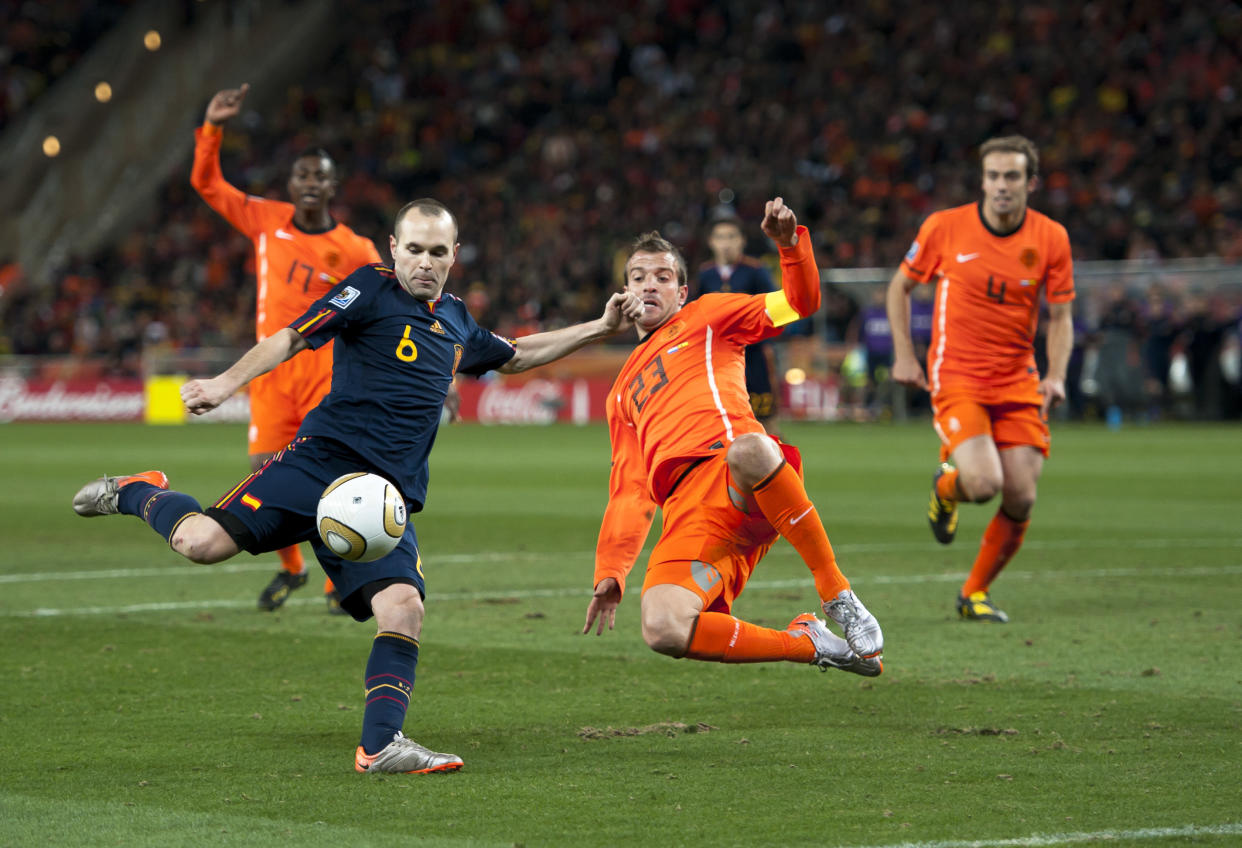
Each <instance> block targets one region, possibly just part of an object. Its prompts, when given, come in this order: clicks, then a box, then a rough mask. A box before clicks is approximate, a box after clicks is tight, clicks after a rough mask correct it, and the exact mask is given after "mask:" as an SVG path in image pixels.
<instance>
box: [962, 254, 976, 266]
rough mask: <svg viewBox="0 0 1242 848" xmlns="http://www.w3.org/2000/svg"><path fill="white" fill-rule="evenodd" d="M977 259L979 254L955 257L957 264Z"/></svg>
mask: <svg viewBox="0 0 1242 848" xmlns="http://www.w3.org/2000/svg"><path fill="white" fill-rule="evenodd" d="M978 258H979V254H977V253H959V254H958V255H957V261H958V263H959V264H960V263H962V262H969V261H970V260H972V259H978Z"/></svg>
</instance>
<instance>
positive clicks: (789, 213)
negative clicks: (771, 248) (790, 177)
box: [760, 197, 798, 247]
mask: <svg viewBox="0 0 1242 848" xmlns="http://www.w3.org/2000/svg"><path fill="white" fill-rule="evenodd" d="M760 226H761V227H762V229H763V234H764V235H765V236H767V237H768V238H770V239H772V241H774V242H776V243H777V244H779V245H780V246H781V247H793V246H794V245H795V244H797V243H798V216H797V215H795V214H794V213H793V210H792V209H790V208H789V207H788V206H786V205H785V200H784V198H781V197H775V198H773V199H771V200H769V201H768V202H767V204H766V205H765V206H764V207H763V224H761V225H760Z"/></svg>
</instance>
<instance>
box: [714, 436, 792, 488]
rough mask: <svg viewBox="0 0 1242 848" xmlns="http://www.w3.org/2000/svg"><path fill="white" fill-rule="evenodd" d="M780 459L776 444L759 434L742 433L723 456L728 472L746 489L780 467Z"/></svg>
mask: <svg viewBox="0 0 1242 848" xmlns="http://www.w3.org/2000/svg"><path fill="white" fill-rule="evenodd" d="M782 458H783V457H782V456H781V452H780V448H778V447H777V446H776V442H774V441H772V440H771V439H770V438H768V437H767V436H764V435H761V434H759V433H743V434H742V435H741V436H738V437H737V438H736V439H735V440H734V441H733V444H731V445H729V451H728V453H726V454H725V461H726V462H728V463H729V472H730V473H731V474H732V475H733V477H734V478H735V479H736V480H737V481H738V482H739V483H741V484H742V485H744V486H746V487H748V488H749V487H753V486H755V485H756V484H758V483H759V482H761V481H762V480H763V478H765V477H767V476H768V475H769V474H771V473H772V472H773V471H775V470H776V469H777V468H778V467H780V464H781V460H782Z"/></svg>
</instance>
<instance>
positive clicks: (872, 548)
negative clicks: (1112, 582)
mask: <svg viewBox="0 0 1242 848" xmlns="http://www.w3.org/2000/svg"><path fill="white" fill-rule="evenodd" d="M1112 548H1125V549H1129V550H1141V549H1143V548H1157V549H1172V548H1200V549H1208V550H1212V549H1216V550H1220V549H1225V548H1242V539H1091V540H1085V541H1072V540H1068V539H1049V540H1032V541H1029V542H1026V543H1025V544H1023V546H1022V549H1023V550H1027V551H1040V550H1044V551H1057V550H1079V549H1112ZM833 550H834V551H835V552H836V553H837V554H838V555H842V556H849V555H850V554H875V553H902V552H913V553H917V552H926V551H938V550H940V548H939V547H932V546H931V545H930V544H928V543H925V542H876V543H859V544H843V545H833ZM647 553H649V551H647V550H644V552H643V556H642V557H640V558H639V562H640V563H641V562H643V561H644V557H645V556H646V554H647ZM781 555H789V556H793V555H794V552H793V550H792V549H789V548H787V547H785V546H781V547H778V548H777V549H776V550H774V551H772V552H771V553H769V554H768V556H781ZM594 557H595V552H594V551H579V552H574V553H557V552H546V551H539V552H531V551H514V552H506V551H492V552H480V553H473V554H438V555H436V556H435V557H434V558H433V559H430V562H431V563H433V564H436V565H439V564H441V563H443V564H446V565H453V564H469V563H490V562H530V561H532V560H540V559H550V558H558V559H568V560H573V561H575V562H591V561H593V559H594ZM274 567H278V566H277V564H276V563H275V562H274V561H271V560H267V559H258V560H251V561H247V562H230V563H224V564H220V565H190V564H186V565H173V566H164V567H158V568H113V569H107V570H102V571H35V572H25V573H19V574H0V585H3V584H6V583H43V582H60V581H65V580H123V579H127V578H135V577H137V578H148V577H181V576H192V577H193V576H207V575H214V574H238V573H242V572H250V571H270V570H272V568H274ZM1174 570H1175V571H1176V573H1178V574H1186V573H1190V574H1193V573H1195V572H1194V570H1193V569H1181V568H1178V569H1174ZM1010 573H1011V572H1008V571H1007V572H1006V576H1009V574H1010ZM1042 573H1044V574H1060V573H1063V572H1042ZM1074 573H1076V574H1077V573H1078V572H1074ZM1135 573H1136V571H1135V570H1134V569H1122V570H1119V571H1117V572H1116V576H1130V575H1133V574H1135ZM1138 573H1141V574H1156V573H1160V572H1158V571H1155V570H1151V569H1143V570H1141V572H1138ZM1204 573H1205V574H1220V573H1231V572H1219V571H1212V572H1204ZM1096 574H1097V576H1102V577H1103V576H1112V575H1109V574H1104V573H1102V572H1097V573H1096ZM866 579H868V578H863V577H860V578H859V581H858V582H863V581H864V580H866ZM869 579H870V580H871V581H872V582H881V583H883V582H890V583H894V582H895V583H906V582H916V583H922V582H929V581H932V580H936V581H939V580H958V579H961V575H960V574H946V575H936V576H935V577H934V578H927V577H912V578H911V577H894V578H888V579H886V578H876V577H872V578H869ZM851 582H854V578H853V577H851ZM748 585H753V586H757V585H759V584H758V583H751V584H748ZM772 588H777V587H772Z"/></svg>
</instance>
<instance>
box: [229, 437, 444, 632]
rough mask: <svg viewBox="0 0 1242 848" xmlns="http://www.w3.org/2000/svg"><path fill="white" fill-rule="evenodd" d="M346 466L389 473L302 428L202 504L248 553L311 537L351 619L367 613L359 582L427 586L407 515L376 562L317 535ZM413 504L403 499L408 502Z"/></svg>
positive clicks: (367, 600)
mask: <svg viewBox="0 0 1242 848" xmlns="http://www.w3.org/2000/svg"><path fill="white" fill-rule="evenodd" d="M351 471H371V472H374V473H376V474H380V475H383V476H387V475H386V474H384V472H383V471H381V470H379V469H377V468H373V467H372V466H371V464H370V463H368V462H367V461H366V460H364V459H362V457H360V456H358V455H357V454H355V453H354V452H353V451H351V450H350V449H349V448H348V447H346V446H345V445H343V444H341V443H339V442H336V441H333V440H332V439H324V438H319V437H311V436H301V437H299V438H297V439H295V440H294V441H293V442H292V443H290V445H289V446H288V447H287V448H285V449H284V450H282V451H280V452H278V453H276V454H274V455H273V456H272V458H271V459H270V460H268V461H267V462H266V463H264V465H263V467H262V468H260V469H259V470H258V471H256V472H254V473H253V474H251V475H250V476H249V477H247V478H246V479H244V480H242V481H241V482H240V483H238V484H237V485H236V486H234V487H233V488H232V489H230V490H229V492H228V493H227V494H226V495H225V496H224V497H222V498H220V500H218V501H216V502H215V504H213V505H212V506H211V507H209V508H208V509H206V510H204V512H206V514H207V515H209V516H211V517H212V518H213V519H215V520H216V521H217V522H218V523H219V524H220V526H221V527H223V528H224V530H225V532H226V533H228V534H229V536H231V537H232V538H233V541H235V542H237V544H238V546H239V547H240V548H241V549H242V550H244V551H246V552H248V553H251V554H260V553H266V552H268V551H277V550H280V549H281V548H285V547H288V546H289V545H295V544H297V543H298V542H310V544H311V548H312V549H313V550H314V551H315V557H316V558H317V559H318V560H319V564H320V565H322V566H323V570H324V571H325V572H327V574H328V577H330V578H332V583H333V584H334V585H335V586H336V592H337V594H338V595H339V596H340V598H341V607H342V608H343V609H344V610H346V611H347V612H348V613H349V614H350V615H352V616H353V617H354V618H356V619H357V620H359V621H366V620H367V619H368V618H370V617H371V603H370V595H369V594H368V593H365V592H360V591H359V590H360V589H362V587H364V586H366V585H367V584H368V583H374V582H376V581H380V580H385V581H390V582H391V581H395V582H402V583H409V584H411V585H413V586H414V587H415V588H416V589H418V593H419V594H420V595H421V596H422V597H424V598H426V597H427V591H426V586H425V584H424V581H423V563H422V558H421V557H420V556H419V553H418V537H417V536H416V535H415V534H414V522H413V521H408V522H406V525H405V535H403V536H402V537H401V541H400V542H398V543H397V547H396V549H394V550H393V551H392V553H390V554H388V555H387V556H384V557H381V558H380V559H377V560H375V561H374V562H350V561H349V560H346V559H341V558H340V557H339V556H337V555H336V554H334V553H332V551H331V550H330V549H329V548H328V547H327V545H325V544H324V543H323V540H321V539H320V538H319V532H318V531H317V530H316V529H315V510H316V508H317V507H318V506H319V496H320V494H322V493H323V490H324V489H326V488H327V487H328V484H329V483H331V482H332V481H333V480H335V479H336V478H337V477H340V476H341V475H342V474H348V473H350V472H351ZM412 506H413V504H411V503H410V501H408V500H407V501H406V509H407V510H411V507H412Z"/></svg>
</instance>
